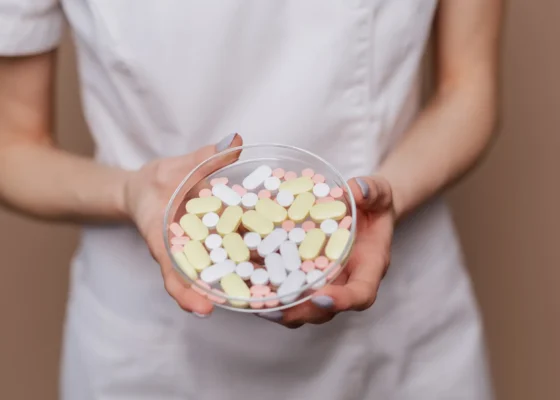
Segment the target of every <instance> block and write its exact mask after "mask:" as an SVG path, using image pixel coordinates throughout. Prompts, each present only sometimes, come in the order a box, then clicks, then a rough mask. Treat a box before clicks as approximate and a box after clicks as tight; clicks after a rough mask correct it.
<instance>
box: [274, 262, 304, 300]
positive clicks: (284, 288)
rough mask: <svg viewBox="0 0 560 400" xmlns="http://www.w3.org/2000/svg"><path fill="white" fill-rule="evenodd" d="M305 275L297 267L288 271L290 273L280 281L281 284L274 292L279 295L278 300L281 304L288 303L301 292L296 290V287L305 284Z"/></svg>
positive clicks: (295, 298)
mask: <svg viewBox="0 0 560 400" xmlns="http://www.w3.org/2000/svg"><path fill="white" fill-rule="evenodd" d="M306 277H307V276H306V275H305V272H303V271H301V270H299V269H298V270H295V271H292V272H290V275H288V277H287V278H286V280H285V281H284V282H283V283H282V285H280V287H279V288H278V291H277V292H276V293H277V294H278V296H280V297H281V298H280V302H281V303H282V304H289V303H292V302H294V301H296V300H297V298H298V297H299V295H300V294H301V292H300V291H298V289H300V288H301V287H302V286H303V285H305V279H306ZM291 293H293V294H292V295H290V296H287V297H282V296H286V295H287V294H291Z"/></svg>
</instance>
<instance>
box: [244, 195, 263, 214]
mask: <svg viewBox="0 0 560 400" xmlns="http://www.w3.org/2000/svg"><path fill="white" fill-rule="evenodd" d="M258 201H259V196H257V194H256V193H245V194H244V195H243V197H242V198H241V205H242V206H243V207H245V208H246V209H248V210H252V209H253V208H255V206H256V205H257V202H258Z"/></svg>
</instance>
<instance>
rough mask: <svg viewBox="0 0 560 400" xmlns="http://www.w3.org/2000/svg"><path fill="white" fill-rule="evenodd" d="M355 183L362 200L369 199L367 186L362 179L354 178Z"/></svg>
mask: <svg viewBox="0 0 560 400" xmlns="http://www.w3.org/2000/svg"><path fill="white" fill-rule="evenodd" d="M356 183H357V184H358V186H359V187H360V190H361V191H362V196H364V199H367V198H368V197H369V185H368V184H367V183H366V182H365V181H364V180H363V179H362V178H356Z"/></svg>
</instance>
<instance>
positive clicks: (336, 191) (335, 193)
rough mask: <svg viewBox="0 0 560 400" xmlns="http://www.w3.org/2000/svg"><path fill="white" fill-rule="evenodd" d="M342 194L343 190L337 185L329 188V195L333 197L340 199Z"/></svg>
mask: <svg viewBox="0 0 560 400" xmlns="http://www.w3.org/2000/svg"><path fill="white" fill-rule="evenodd" d="M343 195H344V192H343V191H342V189H341V188H339V187H338V186H337V187H333V188H332V189H331V196H332V197H334V198H335V199H340V198H341V197H342V196H343Z"/></svg>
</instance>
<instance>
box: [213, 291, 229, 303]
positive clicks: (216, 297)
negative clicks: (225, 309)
mask: <svg viewBox="0 0 560 400" xmlns="http://www.w3.org/2000/svg"><path fill="white" fill-rule="evenodd" d="M214 293H216V294H214ZM220 294H221V295H222V296H225V293H224V292H222V291H221V290H218V289H212V294H209V295H208V300H210V301H213V302H214V303H218V304H225V303H226V301H227V300H226V299H225V298H223V297H221V296H219V295H220Z"/></svg>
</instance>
